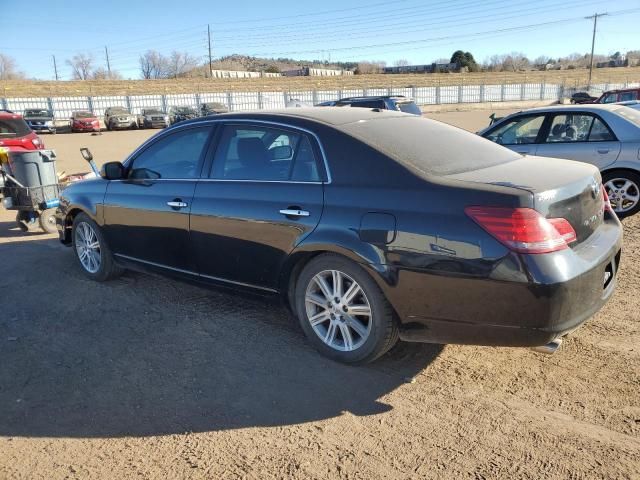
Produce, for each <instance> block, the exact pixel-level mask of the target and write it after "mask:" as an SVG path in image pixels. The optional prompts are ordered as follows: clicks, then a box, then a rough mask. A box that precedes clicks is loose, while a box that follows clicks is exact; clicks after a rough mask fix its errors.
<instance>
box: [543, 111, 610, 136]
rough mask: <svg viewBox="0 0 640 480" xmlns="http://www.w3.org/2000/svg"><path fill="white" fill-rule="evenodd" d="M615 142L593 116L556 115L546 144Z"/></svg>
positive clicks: (604, 126)
mask: <svg viewBox="0 0 640 480" xmlns="http://www.w3.org/2000/svg"><path fill="white" fill-rule="evenodd" d="M611 140H615V137H614V136H613V134H612V133H611V131H610V130H609V128H608V127H607V125H605V123H604V122H603V121H602V120H600V119H599V118H597V117H594V116H593V115H589V114H584V113H578V114H573V113H571V114H566V115H556V116H555V117H553V121H552V122H551V129H550V130H549V134H548V135H547V139H546V142H547V143H567V142H604V141H611Z"/></svg>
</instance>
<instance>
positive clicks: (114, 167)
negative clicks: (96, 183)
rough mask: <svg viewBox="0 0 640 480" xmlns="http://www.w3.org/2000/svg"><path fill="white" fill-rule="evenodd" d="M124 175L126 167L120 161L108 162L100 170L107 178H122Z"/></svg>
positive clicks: (102, 175) (101, 174)
mask: <svg viewBox="0 0 640 480" xmlns="http://www.w3.org/2000/svg"><path fill="white" fill-rule="evenodd" d="M124 175H125V168H124V165H122V163H120V162H107V163H105V164H104V165H102V169H101V170H100V176H101V177H102V178H104V179H105V180H122V179H123V178H124Z"/></svg>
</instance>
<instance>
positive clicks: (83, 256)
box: [71, 213, 122, 282]
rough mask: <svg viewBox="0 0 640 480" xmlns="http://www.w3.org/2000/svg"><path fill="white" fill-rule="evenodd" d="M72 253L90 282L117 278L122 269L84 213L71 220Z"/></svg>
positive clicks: (93, 223) (93, 224) (98, 230)
mask: <svg viewBox="0 0 640 480" xmlns="http://www.w3.org/2000/svg"><path fill="white" fill-rule="evenodd" d="M71 238H72V242H73V251H74V252H75V255H76V259H77V260H78V264H79V265H80V268H82V271H83V272H84V274H85V275H86V276H88V277H89V278H91V279H92V280H97V281H99V282H104V281H105V280H110V279H112V278H115V277H117V276H118V275H120V274H121V273H122V268H120V267H119V266H117V265H116V264H115V262H114V260H113V255H112V254H111V250H110V249H109V246H108V245H107V243H106V241H105V239H104V237H103V235H102V232H101V230H100V227H98V225H97V224H96V222H94V221H93V220H91V218H89V216H88V215H86V214H84V213H79V214H78V215H77V216H76V217H75V218H74V219H73V230H72V234H71Z"/></svg>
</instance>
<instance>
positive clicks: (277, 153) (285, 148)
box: [269, 145, 293, 160]
mask: <svg viewBox="0 0 640 480" xmlns="http://www.w3.org/2000/svg"><path fill="white" fill-rule="evenodd" d="M269 151H270V152H271V158H272V159H273V160H286V159H287V158H291V157H292V156H293V149H292V148H291V147H290V146H289V145H281V146H279V147H273V148H272V149H271V150H269Z"/></svg>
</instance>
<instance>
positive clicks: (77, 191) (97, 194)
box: [56, 179, 109, 244]
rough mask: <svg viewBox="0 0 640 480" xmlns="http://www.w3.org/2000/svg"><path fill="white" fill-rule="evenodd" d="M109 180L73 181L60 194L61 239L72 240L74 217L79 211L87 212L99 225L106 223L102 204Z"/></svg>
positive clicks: (58, 209)
mask: <svg viewBox="0 0 640 480" xmlns="http://www.w3.org/2000/svg"><path fill="white" fill-rule="evenodd" d="M108 183H109V182H107V181H105V180H103V179H94V180H82V181H80V182H76V183H72V184H71V185H69V186H68V187H67V188H65V189H64V190H63V191H62V193H61V194H60V205H59V206H58V208H57V210H56V224H57V226H58V233H59V235H60V241H61V242H62V243H65V244H68V243H69V242H70V229H71V226H72V224H73V218H74V217H75V216H76V215H77V214H78V213H79V212H83V213H85V214H87V215H88V216H89V217H90V218H91V219H92V220H93V221H94V222H96V223H97V224H98V225H100V226H103V225H104V214H103V209H102V205H103V203H104V196H105V193H106V190H107V185H108Z"/></svg>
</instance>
